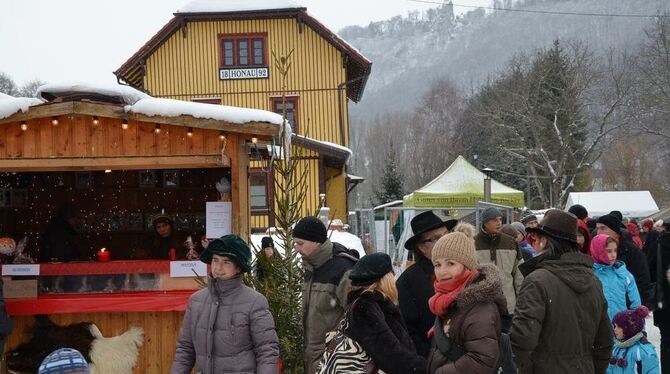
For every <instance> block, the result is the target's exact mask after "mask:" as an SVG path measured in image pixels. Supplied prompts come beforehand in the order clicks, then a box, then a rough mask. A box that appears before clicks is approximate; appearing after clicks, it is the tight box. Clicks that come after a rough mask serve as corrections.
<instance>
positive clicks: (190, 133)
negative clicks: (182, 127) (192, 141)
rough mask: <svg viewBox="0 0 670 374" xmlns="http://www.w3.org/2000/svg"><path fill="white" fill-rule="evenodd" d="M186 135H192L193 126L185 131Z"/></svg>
mask: <svg viewBox="0 0 670 374" xmlns="http://www.w3.org/2000/svg"><path fill="white" fill-rule="evenodd" d="M186 135H188V137H189V138H190V137H192V136H193V127H189V128H188V132H187V133H186Z"/></svg>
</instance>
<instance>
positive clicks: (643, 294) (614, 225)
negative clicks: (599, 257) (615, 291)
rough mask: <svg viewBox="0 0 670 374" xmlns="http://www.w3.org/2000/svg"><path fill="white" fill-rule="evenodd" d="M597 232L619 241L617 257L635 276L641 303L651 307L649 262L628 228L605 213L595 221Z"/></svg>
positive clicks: (651, 290) (614, 216)
mask: <svg viewBox="0 0 670 374" xmlns="http://www.w3.org/2000/svg"><path fill="white" fill-rule="evenodd" d="M596 230H597V231H598V234H605V235H609V236H610V237H612V238H614V239H616V240H617V241H618V242H619V249H618V251H617V259H619V260H621V261H623V262H624V263H625V264H626V268H627V269H628V271H630V272H631V274H633V276H634V277H635V283H636V285H637V289H638V291H639V292H640V298H641V299H642V303H643V304H644V305H646V306H648V307H650V308H653V305H651V304H653V300H652V292H653V289H652V288H653V285H652V284H651V278H650V276H649V264H648V263H647V257H646V256H645V255H644V253H643V252H642V250H640V249H639V248H638V247H637V246H636V245H635V244H634V243H633V239H632V236H631V235H630V233H629V232H628V230H626V229H624V228H623V224H622V223H621V221H620V220H619V218H618V217H617V216H616V215H613V214H611V213H610V214H606V215H604V216H602V217H600V218H598V221H597V222H596Z"/></svg>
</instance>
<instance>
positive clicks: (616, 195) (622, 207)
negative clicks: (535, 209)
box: [565, 191, 658, 217]
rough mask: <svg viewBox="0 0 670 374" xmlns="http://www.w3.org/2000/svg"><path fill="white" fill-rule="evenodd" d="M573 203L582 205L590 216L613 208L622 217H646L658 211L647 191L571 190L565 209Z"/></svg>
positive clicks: (604, 212)
mask: <svg viewBox="0 0 670 374" xmlns="http://www.w3.org/2000/svg"><path fill="white" fill-rule="evenodd" d="M575 204H580V205H583V206H584V207H585V208H586V210H588V212H589V215H590V216H591V217H600V216H604V215H605V214H608V213H609V212H611V211H613V210H618V211H620V212H621V214H623V216H624V217H647V216H650V215H652V214H654V213H656V212H658V205H656V201H654V198H653V197H652V196H651V193H650V192H649V191H601V192H571V193H570V195H568V200H567V202H566V204H565V209H566V210H567V209H568V208H570V207H571V206H572V205H575Z"/></svg>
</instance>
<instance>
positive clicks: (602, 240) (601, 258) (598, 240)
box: [590, 234, 612, 265]
mask: <svg viewBox="0 0 670 374" xmlns="http://www.w3.org/2000/svg"><path fill="white" fill-rule="evenodd" d="M607 239H609V235H605V234H598V235H596V236H595V237H594V238H593V239H591V248H590V253H591V257H593V261H595V262H596V263H598V264H603V265H612V261H610V259H609V257H607Z"/></svg>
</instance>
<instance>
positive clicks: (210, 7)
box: [175, 0, 304, 14]
mask: <svg viewBox="0 0 670 374" xmlns="http://www.w3.org/2000/svg"><path fill="white" fill-rule="evenodd" d="M293 8H304V7H303V6H302V5H300V4H299V3H298V2H297V1H294V0H194V1H191V2H190V3H188V4H186V5H184V6H183V7H181V8H179V10H177V12H176V13H175V14H180V13H181V14H183V13H227V12H246V11H254V10H270V9H293Z"/></svg>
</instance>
